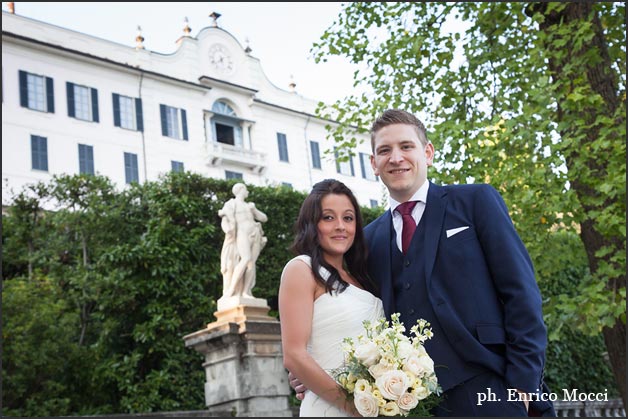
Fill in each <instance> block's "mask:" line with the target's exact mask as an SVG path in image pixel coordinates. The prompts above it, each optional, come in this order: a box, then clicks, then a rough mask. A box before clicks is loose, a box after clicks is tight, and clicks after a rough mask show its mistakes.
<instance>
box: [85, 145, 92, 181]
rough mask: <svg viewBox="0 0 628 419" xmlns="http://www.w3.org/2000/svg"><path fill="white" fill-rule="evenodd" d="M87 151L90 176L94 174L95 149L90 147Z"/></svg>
mask: <svg viewBox="0 0 628 419" xmlns="http://www.w3.org/2000/svg"><path fill="white" fill-rule="evenodd" d="M85 148H86V149H87V156H86V160H87V173H89V174H90V175H93V174H94V147H92V146H91V145H90V146H86V147H85Z"/></svg>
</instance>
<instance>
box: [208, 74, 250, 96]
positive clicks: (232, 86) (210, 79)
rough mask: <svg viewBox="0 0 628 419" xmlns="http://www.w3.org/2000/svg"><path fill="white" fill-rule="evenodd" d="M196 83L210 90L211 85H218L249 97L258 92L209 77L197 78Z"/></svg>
mask: <svg viewBox="0 0 628 419" xmlns="http://www.w3.org/2000/svg"><path fill="white" fill-rule="evenodd" d="M198 81H199V82H200V83H201V85H203V86H208V87H210V88H211V87H212V86H211V85H212V84H219V85H221V86H223V87H226V88H227V89H230V90H235V91H237V92H243V93H248V94H250V95H251V96H253V95H255V94H256V93H257V92H258V91H259V90H256V89H252V88H250V87H246V86H241V85H239V84H235V83H231V82H228V81H225V80H220V79H215V78H213V77H209V76H201V77H199V78H198Z"/></svg>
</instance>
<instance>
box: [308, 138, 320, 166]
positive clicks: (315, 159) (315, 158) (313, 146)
mask: <svg viewBox="0 0 628 419" xmlns="http://www.w3.org/2000/svg"><path fill="white" fill-rule="evenodd" d="M310 150H311V151H312V167H314V168H315V169H320V168H321V153H320V149H319V147H318V142H316V141H310Z"/></svg>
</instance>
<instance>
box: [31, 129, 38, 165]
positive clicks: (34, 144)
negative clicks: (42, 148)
mask: <svg viewBox="0 0 628 419" xmlns="http://www.w3.org/2000/svg"><path fill="white" fill-rule="evenodd" d="M31 165H32V167H33V169H39V137H37V136H36V135H31Z"/></svg>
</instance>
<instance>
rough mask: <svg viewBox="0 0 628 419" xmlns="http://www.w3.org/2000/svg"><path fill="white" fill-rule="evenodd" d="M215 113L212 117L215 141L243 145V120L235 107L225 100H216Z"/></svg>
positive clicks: (236, 145)
mask: <svg viewBox="0 0 628 419" xmlns="http://www.w3.org/2000/svg"><path fill="white" fill-rule="evenodd" d="M212 112H213V113H214V115H213V116H212V119H211V125H212V134H213V137H214V141H217V142H219V143H222V144H229V145H232V146H235V147H242V126H241V123H240V122H241V120H240V119H239V118H238V115H237V114H236V113H235V111H234V110H233V108H232V107H231V106H229V105H228V104H226V103H225V102H223V101H220V100H218V101H216V102H214V104H213V105H212Z"/></svg>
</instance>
